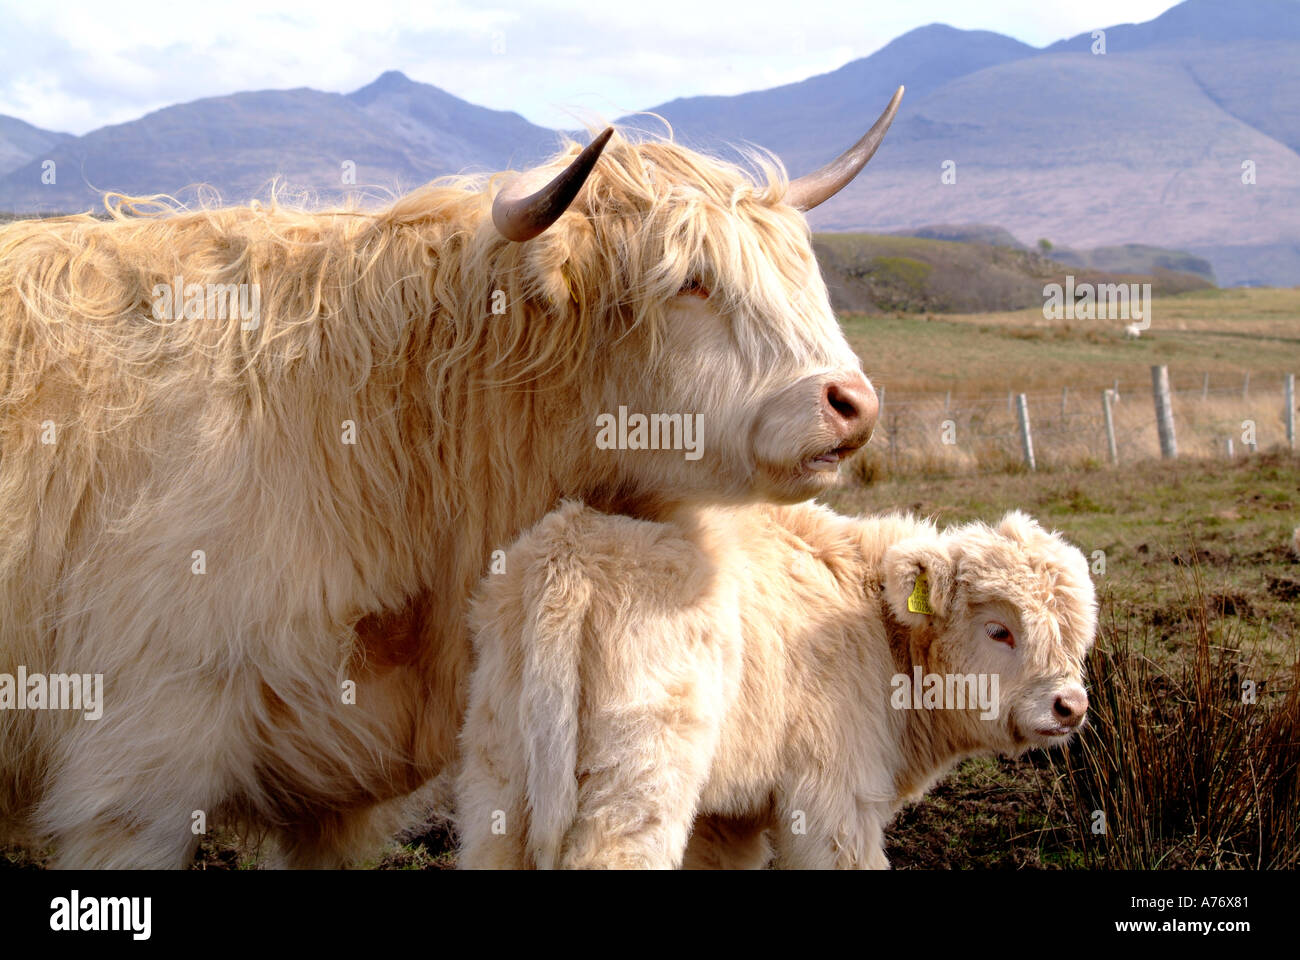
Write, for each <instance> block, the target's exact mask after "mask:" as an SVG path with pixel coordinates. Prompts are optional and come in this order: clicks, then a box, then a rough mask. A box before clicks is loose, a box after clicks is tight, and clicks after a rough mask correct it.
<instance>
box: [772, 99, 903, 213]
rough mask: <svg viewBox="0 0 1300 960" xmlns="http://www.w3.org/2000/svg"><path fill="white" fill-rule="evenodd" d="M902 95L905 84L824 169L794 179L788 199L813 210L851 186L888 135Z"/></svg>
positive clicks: (797, 205) (802, 208) (803, 208)
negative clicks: (850, 182)
mask: <svg viewBox="0 0 1300 960" xmlns="http://www.w3.org/2000/svg"><path fill="white" fill-rule="evenodd" d="M902 99H903V88H902V87H899V88H898V89H897V90H896V91H894V96H893V98H892V99H891V100H890V101H889V106H887V107H885V112H884V113H882V114H881V115H880V119H879V120H877V121H876V122H875V123H873V124H872V125H871V129H870V130H868V131H867V132H866V134H864V135H863V137H862V139H861V140H859V141H858V142H857V143H855V144H854V145H853V146H851V147H849V149H847V150H845V151H844V152H843V153H842V154H840V156H839V157H838V158H837V159H835V160H832V161H831V162H830V163H828V164H826V166H824V167H822V168H821V169H820V170H817V171H815V172H813V173H810V174H807V175H806V176H802V177H800V178H799V179H797V180H792V181H790V189H789V190H787V191H786V194H785V202H786V203H788V204H790V206H792V207H796V208H797V209H799V210H811V209H812V208H813V207H815V206H817V204H819V203H824V202H826V201H827V200H829V199H830V198H831V197H833V196H835V194H837V193H839V192H840V191H841V190H843V189H844V188H845V187H847V186H848V185H849V181H850V180H852V179H853V178H854V177H856V176H857V175H858V174H859V173H861V172H862V168H863V167H865V166H866V165H867V161H868V160H870V159H871V156H872V154H874V153H875V152H876V148H878V147H879V146H880V141H882V140H884V139H885V131H887V130H888V129H889V125H890V124H891V123H893V122H894V114H896V113H898V104H899V101H901V100H902Z"/></svg>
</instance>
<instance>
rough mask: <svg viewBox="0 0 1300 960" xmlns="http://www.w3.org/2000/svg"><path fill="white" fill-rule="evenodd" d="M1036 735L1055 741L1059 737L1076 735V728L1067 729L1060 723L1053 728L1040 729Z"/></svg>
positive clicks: (1036, 731)
mask: <svg viewBox="0 0 1300 960" xmlns="http://www.w3.org/2000/svg"><path fill="white" fill-rule="evenodd" d="M1034 733H1036V734H1038V735H1039V736H1040V737H1046V738H1047V739H1049V740H1054V739H1056V738H1058V737H1068V736H1069V735H1070V734H1072V733H1074V727H1066V726H1063V725H1061V724H1059V723H1058V724H1057V725H1056V726H1053V727H1038V728H1037V729H1036V730H1034Z"/></svg>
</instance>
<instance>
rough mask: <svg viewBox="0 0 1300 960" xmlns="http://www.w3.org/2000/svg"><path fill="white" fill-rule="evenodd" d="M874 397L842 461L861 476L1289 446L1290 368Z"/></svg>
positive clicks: (1292, 415)
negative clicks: (865, 436)
mask: <svg viewBox="0 0 1300 960" xmlns="http://www.w3.org/2000/svg"><path fill="white" fill-rule="evenodd" d="M1159 371H1164V373H1163V376H1164V377H1165V378H1166V379H1165V382H1167V384H1168V399H1167V403H1166V404H1165V405H1164V409H1166V410H1167V411H1168V417H1167V418H1166V425H1167V426H1168V424H1169V422H1170V420H1172V429H1170V430H1168V433H1169V436H1168V437H1166V438H1163V440H1162V436H1161V429H1160V423H1159V420H1160V412H1161V405H1160V403H1159V396H1160V393H1161V389H1160V379H1159V378H1160V377H1161V376H1162V374H1160V373H1159ZM1108 396H1109V399H1107V397H1108ZM880 397H881V406H880V417H879V421H878V424H877V427H876V432H875V434H874V436H873V438H872V441H871V443H870V445H868V447H867V448H866V449H865V450H864V451H863V452H862V453H861V454H859V455H858V456H857V457H856V458H855V459H854V460H853V461H852V462H851V467H852V469H854V470H856V471H857V473H858V474H859V475H860V479H863V480H871V479H876V478H879V477H881V476H885V475H892V476H908V475H916V474H925V475H950V474H951V475H957V474H972V473H975V474H980V473H995V472H1004V471H1009V470H1023V469H1030V470H1033V469H1043V468H1047V469H1052V468H1058V467H1067V466H1083V465H1093V464H1105V463H1126V462H1133V461H1135V460H1143V459H1148V458H1151V457H1159V456H1162V455H1163V456H1201V457H1237V456H1248V455H1250V454H1251V453H1253V452H1256V451H1258V450H1264V449H1267V448H1269V447H1273V446H1283V447H1290V448H1291V449H1295V420H1296V400H1295V376H1294V374H1282V375H1279V374H1268V375H1254V374H1245V375H1244V376H1235V377H1232V378H1229V377H1228V376H1226V375H1220V376H1218V377H1217V378H1216V377H1214V376H1213V375H1207V374H1204V373H1200V374H1190V375H1189V374H1188V373H1186V372H1184V373H1182V374H1181V375H1178V376H1174V375H1171V374H1170V373H1169V371H1168V370H1167V369H1166V368H1163V367H1156V368H1153V371H1152V377H1151V378H1150V379H1148V380H1147V381H1146V382H1145V383H1143V382H1140V381H1139V380H1137V379H1136V378H1135V379H1133V380H1131V381H1128V382H1125V381H1120V380H1116V381H1112V382H1111V383H1109V384H1092V385H1090V386H1087V387H1082V386H1075V385H1063V386H1062V387H1061V389H1060V390H1059V391H1058V390H1053V391H1042V390H1039V391H1034V392H1029V393H1019V392H1017V391H1015V390H1009V391H1008V392H1007V393H1006V394H1004V395H1003V394H999V395H988V394H985V395H982V396H977V397H971V396H960V397H959V396H955V395H954V394H953V393H951V392H947V393H908V394H905V395H903V394H900V395H897V396H896V395H894V394H893V393H890V392H889V391H888V390H887V389H885V390H881V391H880ZM1021 398H1023V400H1022V399H1021ZM1107 407H1109V414H1110V415H1109V418H1108V417H1107ZM1022 414H1023V415H1022ZM1108 419H1109V427H1108V424H1107V420H1108Z"/></svg>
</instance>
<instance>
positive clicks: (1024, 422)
mask: <svg viewBox="0 0 1300 960" xmlns="http://www.w3.org/2000/svg"><path fill="white" fill-rule="evenodd" d="M1016 408H1017V410H1018V411H1019V414H1020V445H1021V447H1022V448H1023V449H1024V452H1025V466H1027V467H1028V468H1029V469H1030V470H1037V469H1038V465H1037V464H1035V463H1034V440H1033V437H1031V436H1030V435H1029V401H1028V400H1027V399H1025V395H1024V394H1023V393H1019V394H1016Z"/></svg>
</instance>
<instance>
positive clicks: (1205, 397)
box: [1201, 370, 1210, 403]
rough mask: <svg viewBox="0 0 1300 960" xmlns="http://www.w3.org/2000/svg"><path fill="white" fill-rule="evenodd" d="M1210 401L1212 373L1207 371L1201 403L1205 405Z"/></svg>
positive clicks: (1202, 382)
mask: <svg viewBox="0 0 1300 960" xmlns="http://www.w3.org/2000/svg"><path fill="white" fill-rule="evenodd" d="M1209 399H1210V371H1208V370H1206V371H1205V379H1204V380H1202V381H1201V402H1202V403H1204V402H1205V401H1206V400H1209Z"/></svg>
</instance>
